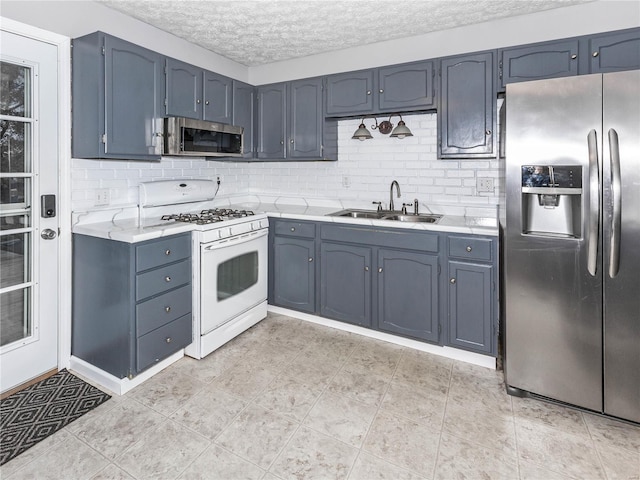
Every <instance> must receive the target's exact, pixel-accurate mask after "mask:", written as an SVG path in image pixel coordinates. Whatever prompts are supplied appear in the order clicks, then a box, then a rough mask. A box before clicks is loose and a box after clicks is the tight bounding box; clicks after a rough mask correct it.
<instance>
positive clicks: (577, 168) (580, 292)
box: [501, 70, 640, 422]
mask: <svg viewBox="0 0 640 480" xmlns="http://www.w3.org/2000/svg"><path fill="white" fill-rule="evenodd" d="M505 106H506V130H505V131H506V149H505V191H504V207H505V208H504V212H505V217H504V218H502V219H501V228H502V233H503V240H504V244H503V261H504V265H503V272H504V277H503V285H504V290H503V298H504V304H503V306H504V330H505V331H504V334H505V337H504V338H505V343H504V346H505V363H504V365H505V381H506V384H507V389H508V391H509V393H511V394H514V395H518V394H529V393H533V394H536V395H540V396H543V397H549V398H551V399H555V400H559V401H561V402H566V403H569V404H573V405H577V406H580V407H583V408H585V409H589V410H593V411H596V412H602V413H605V414H607V415H611V416H615V417H619V418H623V419H627V420H631V421H634V422H640V71H638V70H634V71H627V72H615V73H605V74H596V75H584V76H578V77H570V78H559V79H552V80H542V81H533V82H524V83H516V84H512V85H508V86H507V90H506V99H505Z"/></svg>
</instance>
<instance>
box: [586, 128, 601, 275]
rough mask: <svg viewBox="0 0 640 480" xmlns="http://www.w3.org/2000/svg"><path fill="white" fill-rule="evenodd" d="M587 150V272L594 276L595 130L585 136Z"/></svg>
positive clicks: (597, 206)
mask: <svg viewBox="0 0 640 480" xmlns="http://www.w3.org/2000/svg"><path fill="white" fill-rule="evenodd" d="M587 147H588V150H589V218H588V222H589V224H588V232H587V235H588V237H587V242H588V247H587V270H589V273H590V274H591V276H595V275H596V272H597V263H598V240H599V237H598V235H599V234H598V232H599V229H600V225H599V222H600V164H599V159H598V139H597V134H596V131H595V130H591V131H590V132H589V134H588V135H587Z"/></svg>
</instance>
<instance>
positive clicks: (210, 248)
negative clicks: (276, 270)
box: [200, 229, 269, 335]
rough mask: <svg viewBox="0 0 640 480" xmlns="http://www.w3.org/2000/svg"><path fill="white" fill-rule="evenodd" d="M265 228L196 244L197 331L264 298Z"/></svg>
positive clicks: (214, 325)
mask: <svg viewBox="0 0 640 480" xmlns="http://www.w3.org/2000/svg"><path fill="white" fill-rule="evenodd" d="M268 231H269V230H268V229H262V230H256V231H253V232H249V233H245V234H242V235H236V236H234V237H229V238H225V239H223V240H216V241H215V242H210V243H203V244H202V245H201V246H200V322H201V332H200V334H201V335H204V334H206V333H209V332H210V331H211V330H214V329H216V328H218V327H219V326H220V325H223V324H225V323H227V322H229V321H230V320H233V319H234V318H235V317H237V316H238V315H240V314H241V313H243V312H245V311H247V310H249V309H250V308H252V307H255V306H256V305H258V304H260V303H262V302H264V301H265V300H266V299H267V234H268Z"/></svg>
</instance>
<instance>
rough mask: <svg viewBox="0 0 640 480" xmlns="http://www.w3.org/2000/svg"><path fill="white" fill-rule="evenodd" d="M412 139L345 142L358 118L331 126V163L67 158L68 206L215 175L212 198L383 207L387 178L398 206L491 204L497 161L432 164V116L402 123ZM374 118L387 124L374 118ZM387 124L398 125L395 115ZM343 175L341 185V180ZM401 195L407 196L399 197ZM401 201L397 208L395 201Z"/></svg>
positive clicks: (129, 198)
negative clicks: (479, 188)
mask: <svg viewBox="0 0 640 480" xmlns="http://www.w3.org/2000/svg"><path fill="white" fill-rule="evenodd" d="M403 119H404V121H405V122H406V124H407V126H408V127H409V128H410V129H411V131H412V132H413V134H414V136H413V137H409V138H405V139H402V140H399V139H394V138H390V137H388V136H385V135H382V134H380V133H379V132H378V131H377V130H373V129H371V128H370V127H371V124H375V121H373V120H372V119H366V120H365V124H366V125H367V128H369V129H370V131H371V132H372V135H373V137H374V138H373V139H371V140H367V141H364V142H359V141H355V140H352V139H351V136H352V135H353V132H354V131H355V130H356V128H358V125H359V124H360V122H361V120H360V119H346V120H340V121H339V122H338V159H339V160H338V161H337V162H265V163H262V162H237V163H236V162H222V161H209V160H204V159H201V158H195V159H183V158H163V159H162V160H161V161H160V162H139V161H120V160H115V161H97V160H85V159H73V160H72V172H71V181H72V195H71V198H72V208H73V209H74V210H82V209H86V208H91V207H92V206H93V202H94V198H95V196H94V190H95V189H97V188H109V189H110V190H111V192H110V193H111V203H112V204H114V205H119V204H132V203H136V202H137V196H138V193H137V192H138V189H137V186H138V184H139V183H140V182H148V181H155V180H161V179H162V180H169V179H176V178H201V179H210V180H215V179H216V178H217V177H218V176H220V177H221V186H220V191H219V195H221V196H223V195H236V194H247V195H250V194H258V193H263V194H269V195H273V196H275V197H291V198H300V197H314V198H318V199H322V200H323V201H333V200H335V199H344V200H348V201H351V202H354V203H362V204H367V205H368V204H369V203H370V202H371V201H372V200H383V201H388V196H389V185H390V183H391V181H392V180H394V179H395V180H397V181H398V182H399V183H400V187H401V191H402V193H403V197H402V199H403V200H408V201H412V200H413V198H414V197H418V198H419V200H420V204H421V207H422V206H424V210H426V208H427V207H426V206H428V205H431V206H433V205H438V204H442V205H449V208H450V209H451V208H452V207H451V205H460V206H465V205H469V206H473V205H476V206H481V207H482V206H484V207H491V208H489V209H486V208H485V210H484V211H485V212H486V211H487V210H489V212H491V211H492V210H493V208H494V206H495V205H496V204H497V203H498V196H497V192H498V187H499V185H498V181H499V179H500V175H499V162H498V161H497V160H490V159H487V160H438V159H437V153H436V152H437V125H436V115H435V114H433V113H429V114H419V115H406V116H404V117H403ZM379 120H380V121H381V120H386V117H385V116H383V115H381V116H380V117H379ZM391 121H392V122H393V123H396V122H397V121H398V118H396V117H394V118H392V120H391ZM345 177H346V179H347V180H346V183H344V182H345ZM476 177H487V178H494V179H495V182H494V183H495V187H496V188H495V189H494V192H493V193H491V192H489V193H477V192H476ZM405 197H408V198H407V199H405ZM400 203H402V202H400Z"/></svg>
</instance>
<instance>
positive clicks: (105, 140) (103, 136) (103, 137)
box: [100, 133, 107, 145]
mask: <svg viewBox="0 0 640 480" xmlns="http://www.w3.org/2000/svg"><path fill="white" fill-rule="evenodd" d="M100 141H101V142H102V143H104V144H105V145H106V143H107V134H106V133H103V134H102V137H101V138H100Z"/></svg>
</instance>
